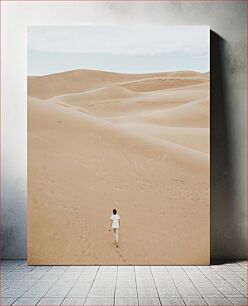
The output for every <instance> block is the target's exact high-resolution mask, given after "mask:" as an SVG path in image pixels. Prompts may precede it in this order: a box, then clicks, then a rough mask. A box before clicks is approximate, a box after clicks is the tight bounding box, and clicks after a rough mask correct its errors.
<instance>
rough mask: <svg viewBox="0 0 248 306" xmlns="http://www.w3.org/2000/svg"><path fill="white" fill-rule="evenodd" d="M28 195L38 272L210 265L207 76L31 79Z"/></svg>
mask: <svg viewBox="0 0 248 306" xmlns="http://www.w3.org/2000/svg"><path fill="white" fill-rule="evenodd" d="M28 192H29V204H28V216H29V218H28V220H29V221H28V262H29V263H30V264H58V263H60V264H165V263H166V264H190V263H191V264H208V263H209V74H208V73H198V72H194V71H178V72H161V73H152V74H151V73H149V74H121V73H112V72H104V71H95V70H92V71H91V70H75V71H68V72H63V73H56V74H53V75H47V76H40V77H28ZM113 207H116V208H117V209H118V211H119V212H120V215H121V219H122V223H121V224H122V228H121V232H120V237H121V240H120V248H119V249H115V248H114V247H113V245H111V241H112V236H111V235H112V234H110V233H109V232H108V231H107V228H108V223H109V217H110V214H111V210H112V209H113ZM134 233H135V235H134ZM158 237H159V239H158ZM175 241H178V242H180V243H176V244H175ZM47 242H51V243H49V244H48V243H47ZM64 246H66V247H64ZM61 249H63V252H62V253H61V252H58V251H59V250H61ZM151 249H152V250H153V252H152V254H151V252H150V250H151ZM192 249H194V250H195V251H194V252H193V253H192V251H191V250H192Z"/></svg>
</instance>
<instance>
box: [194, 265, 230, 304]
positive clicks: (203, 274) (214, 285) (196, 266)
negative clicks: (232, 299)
mask: <svg viewBox="0 0 248 306" xmlns="http://www.w3.org/2000/svg"><path fill="white" fill-rule="evenodd" d="M196 268H197V269H198V270H199V271H200V272H201V270H200V269H199V268H198V266H196ZM202 274H203V275H204V277H205V278H207V279H208V280H209V281H210V283H211V284H212V285H213V286H214V287H215V288H216V289H217V291H219V293H220V294H221V295H222V296H223V297H225V296H224V294H223V293H222V292H221V291H220V290H219V289H218V287H216V286H215V284H214V283H213V282H212V281H211V279H209V278H208V277H207V275H205V274H204V273H203V272H202ZM203 298H204V297H203ZM204 300H205V298H204Z"/></svg>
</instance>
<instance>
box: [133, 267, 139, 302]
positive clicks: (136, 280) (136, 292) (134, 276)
mask: <svg viewBox="0 0 248 306" xmlns="http://www.w3.org/2000/svg"><path fill="white" fill-rule="evenodd" d="M136 267H137V266H134V279H135V287H136V295H137V300H138V306H139V295H138V285H137V277H136Z"/></svg>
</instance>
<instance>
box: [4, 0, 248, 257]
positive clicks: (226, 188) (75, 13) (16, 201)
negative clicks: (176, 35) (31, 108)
mask: <svg viewBox="0 0 248 306" xmlns="http://www.w3.org/2000/svg"><path fill="white" fill-rule="evenodd" d="M246 12H247V10H246V1H204V2H203V1H187V2H185V1H161V2H132V3H131V2H126V3H125V2H121V3H117V2H107V1H106V2H96V3H89V2H78V1H75V2H73V1H71V2H66V3H65V2H60V3H56V2H50V1H49V2H46V1H45V2H43V3H41V2H40V1H33V2H31V1H28V2H22V1H19V2H11V1H6V2H4V3H2V42H3V44H2V58H1V62H2V64H3V66H2V161H1V162H2V169H1V171H2V173H1V174H2V182H1V183H2V193H1V196H2V198H1V200H2V205H1V225H2V230H3V235H2V247H3V254H2V256H3V258H5V259H17V258H26V223H27V217H26V209H27V188H26V186H27V184H26V180H27V171H26V165H27V158H26V126H27V122H26V119H27V116H26V26H27V25H42V24H50V25H51V24H54V25H66V24H68V25H72V24H73V25H76V24H120V23H123V24H125V23H128V24H139V23H143V24H144V23H146V24H168V25H173V24H174V25H210V27H211V30H212V34H211V43H212V45H211V86H212V89H211V257H212V260H218V259H221V260H234V259H241V258H245V257H246V250H247V243H246V233H247V231H246V216H247V213H246V148H247V142H246V102H247V91H246V85H247V83H246V68H247V66H246V47H247V46H246V22H247V16H246Z"/></svg>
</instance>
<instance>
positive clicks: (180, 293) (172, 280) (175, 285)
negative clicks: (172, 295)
mask: <svg viewBox="0 0 248 306" xmlns="http://www.w3.org/2000/svg"><path fill="white" fill-rule="evenodd" d="M165 269H166V271H167V272H168V274H169V275H170V278H171V280H172V282H173V284H174V285H175V288H176V289H177V291H178V293H179V295H180V298H181V299H182V301H183V303H184V305H185V302H184V299H183V297H182V295H181V293H180V291H179V290H178V288H177V285H176V283H175V281H174V279H173V277H172V276H171V274H170V271H169V269H168V267H167V266H165Z"/></svg>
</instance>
